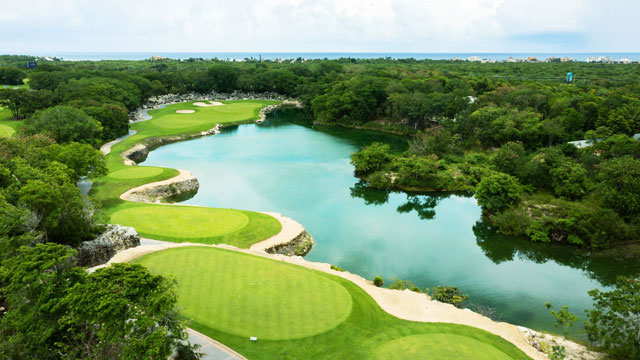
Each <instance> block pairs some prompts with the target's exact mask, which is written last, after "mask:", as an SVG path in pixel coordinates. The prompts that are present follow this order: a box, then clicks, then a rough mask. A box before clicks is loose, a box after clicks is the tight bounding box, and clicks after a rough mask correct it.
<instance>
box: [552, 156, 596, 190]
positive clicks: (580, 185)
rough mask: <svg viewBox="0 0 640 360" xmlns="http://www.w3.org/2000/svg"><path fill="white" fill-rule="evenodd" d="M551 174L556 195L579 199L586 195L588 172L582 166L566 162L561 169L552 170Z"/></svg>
mask: <svg viewBox="0 0 640 360" xmlns="http://www.w3.org/2000/svg"><path fill="white" fill-rule="evenodd" d="M549 174H550V175H551V184H552V186H553V191H554V192H555V194H556V195H558V196H561V197H565V198H569V199H579V198H581V197H583V196H584V195H585V194H586V191H587V182H588V179H587V171H586V170H585V169H584V167H582V165H580V164H576V163H573V162H570V161H565V162H563V163H562V164H561V165H560V166H559V167H556V168H553V169H551V170H550V171H549Z"/></svg>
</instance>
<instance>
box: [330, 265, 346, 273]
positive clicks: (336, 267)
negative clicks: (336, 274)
mask: <svg viewBox="0 0 640 360" xmlns="http://www.w3.org/2000/svg"><path fill="white" fill-rule="evenodd" d="M331 270H335V271H340V272H342V271H344V269H343V268H341V267H339V266H336V265H331Z"/></svg>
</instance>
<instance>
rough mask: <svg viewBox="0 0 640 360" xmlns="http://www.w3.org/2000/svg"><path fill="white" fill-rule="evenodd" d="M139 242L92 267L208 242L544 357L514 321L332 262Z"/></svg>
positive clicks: (414, 317) (415, 317)
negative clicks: (319, 275) (315, 274)
mask: <svg viewBox="0 0 640 360" xmlns="http://www.w3.org/2000/svg"><path fill="white" fill-rule="evenodd" d="M141 242H144V243H145V244H146V245H140V246H137V247H134V248H129V249H126V250H123V251H121V252H119V253H118V254H116V255H115V256H114V257H112V258H111V259H110V260H109V262H107V263H106V264H103V265H99V266H97V267H94V268H91V270H95V269H98V268H101V267H105V266H108V265H110V264H112V263H122V262H130V261H132V260H134V259H137V258H139V257H141V256H144V255H147V254H150V253H153V252H156V251H162V250H166V249H171V248H176V247H185V246H205V247H206V246H208V247H214V248H220V249H226V250H232V251H238V252H242V253H245V254H249V255H255V256H261V257H264V258H268V259H272V260H276V261H284V262H287V263H290V264H294V265H299V266H303V267H305V268H308V269H312V270H317V271H322V272H325V273H329V274H332V275H336V276H340V277H341V278H343V279H346V280H348V281H351V282H352V283H354V284H356V285H357V286H359V287H360V288H361V289H362V290H364V291H365V292H366V293H367V294H369V296H371V297H372V298H373V300H374V301H375V302H376V303H377V304H378V305H379V306H380V307H381V308H382V309H383V310H384V311H385V312H387V313H389V314H390V315H393V316H395V317H397V318H400V319H403V320H408V321H418V322H438V323H453V324H460V325H467V326H472V327H475V328H478V329H482V330H485V331H487V332H489V333H492V334H494V335H497V336H500V337H501V338H503V339H505V340H507V341H509V342H510V343H512V344H513V345H514V346H516V347H517V348H518V349H520V350H521V351H523V352H524V353H525V354H526V355H527V356H529V357H531V358H533V359H540V360H543V359H547V357H546V355H545V354H543V353H541V352H539V351H538V350H536V349H535V348H534V347H533V346H532V345H531V344H529V342H528V340H527V338H526V336H525V335H524V334H523V332H522V331H521V330H520V328H519V327H518V326H516V325H513V324H509V323H505V322H495V321H493V320H491V319H489V318H487V317H485V316H482V315H480V314H478V313H475V312H473V311H471V310H468V309H459V308H456V307H455V306H453V305H450V304H445V303H441V302H438V301H434V300H431V299H430V298H429V297H428V296H427V295H425V294H421V293H417V292H413V291H411V290H404V291H401V290H392V289H387V288H379V287H376V286H374V285H373V284H372V283H371V282H370V281H369V280H367V279H365V278H363V277H361V276H359V275H357V274H352V273H349V272H346V271H344V272H341V271H337V270H332V269H331V265H330V264H327V263H317V262H311V261H307V260H305V259H303V258H302V257H300V256H286V255H280V254H268V253H266V252H264V251H260V250H251V249H249V250H246V249H239V248H237V247H234V246H230V245H224V244H220V245H207V244H197V243H171V242H166V241H159V240H152V239H141Z"/></svg>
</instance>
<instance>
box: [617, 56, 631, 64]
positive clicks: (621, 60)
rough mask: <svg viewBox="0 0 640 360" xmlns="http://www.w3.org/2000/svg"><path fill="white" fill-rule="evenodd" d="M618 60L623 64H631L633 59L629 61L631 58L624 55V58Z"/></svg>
mask: <svg viewBox="0 0 640 360" xmlns="http://www.w3.org/2000/svg"><path fill="white" fill-rule="evenodd" d="M620 62H621V63H623V64H631V63H632V62H633V61H631V59H629V58H626V57H625V58H622V59H620Z"/></svg>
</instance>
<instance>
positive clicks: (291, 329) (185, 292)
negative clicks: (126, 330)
mask: <svg viewBox="0 0 640 360" xmlns="http://www.w3.org/2000/svg"><path fill="white" fill-rule="evenodd" d="M136 262H138V263H140V264H142V265H145V266H147V267H148V268H149V269H150V270H151V271H152V272H154V273H159V274H163V275H172V276H175V277H176V279H177V280H178V284H179V288H180V291H179V295H178V297H179V300H178V306H179V307H180V308H181V313H182V314H183V315H185V316H187V317H189V318H191V319H193V320H195V321H197V322H199V323H201V324H203V325H206V326H210V327H213V328H216V329H219V330H222V331H224V332H227V333H230V334H234V335H238V336H244V337H249V336H256V337H258V338H259V339H270V340H281V339H295V338H302V337H308V336H312V335H315V334H319V333H322V332H325V331H328V330H330V329H332V328H335V327H336V326H338V325H339V324H340V323H342V322H343V321H344V320H346V318H347V317H348V316H349V314H350V313H351V307H352V300H351V296H350V294H349V292H348V291H347V290H346V289H345V288H344V287H343V286H341V285H340V284H338V283H336V282H334V281H331V280H329V279H327V278H325V277H323V276H320V275H318V274H317V273H316V272H314V271H310V270H308V269H305V268H302V267H297V266H293V265H290V264H286V263H281V262H275V261H272V260H269V259H264V258H260V257H255V256H250V255H246V254H238V253H232V252H230V251H226V250H220V249H212V248H203V247H188V248H176V249H170V250H165V251H161V252H157V253H153V254H150V255H147V256H145V257H143V258H141V259H139V260H137V261H136Z"/></svg>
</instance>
